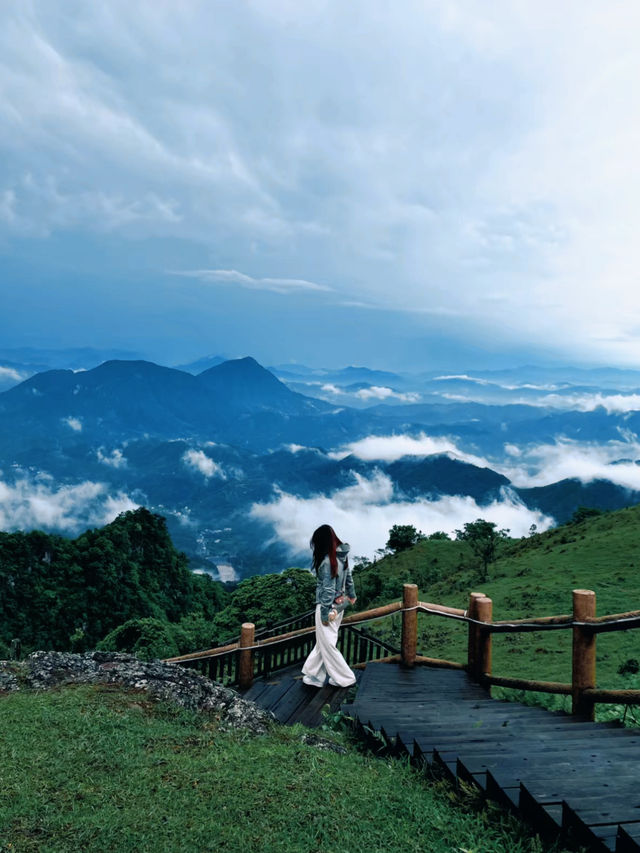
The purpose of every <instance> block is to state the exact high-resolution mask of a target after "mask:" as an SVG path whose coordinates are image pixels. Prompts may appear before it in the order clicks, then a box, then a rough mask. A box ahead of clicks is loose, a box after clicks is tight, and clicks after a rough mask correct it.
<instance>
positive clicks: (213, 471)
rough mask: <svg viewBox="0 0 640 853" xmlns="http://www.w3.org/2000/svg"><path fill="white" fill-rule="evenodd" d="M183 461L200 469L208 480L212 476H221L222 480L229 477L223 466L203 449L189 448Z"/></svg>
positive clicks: (191, 466)
mask: <svg viewBox="0 0 640 853" xmlns="http://www.w3.org/2000/svg"><path fill="white" fill-rule="evenodd" d="M182 461H183V462H184V464H185V465H186V466H187V467H188V468H192V469H193V470H194V471H199V472H200V474H202V475H203V477H205V479H207V480H208V479H209V478H210V477H219V478H220V479H221V480H226V479H227V475H226V474H225V472H224V470H223V469H222V467H221V466H220V465H218V463H217V462H214V461H213V459H211V458H210V457H209V456H207V454H206V453H205V452H204V451H203V450H187V452H186V453H185V454H184V456H183V457H182Z"/></svg>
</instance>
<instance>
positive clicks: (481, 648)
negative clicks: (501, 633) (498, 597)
mask: <svg viewBox="0 0 640 853" xmlns="http://www.w3.org/2000/svg"><path fill="white" fill-rule="evenodd" d="M476 613H477V616H476V618H477V619H478V620H479V621H480V622H491V621H492V617H493V602H492V601H491V599H490V598H487V596H486V595H483V596H482V597H481V598H478V599H476ZM485 674H486V675H491V632H490V631H489V630H487V629H486V628H478V656H477V659H476V678H477V679H478V681H479V680H480V679H481V678H482V676H483V675H485Z"/></svg>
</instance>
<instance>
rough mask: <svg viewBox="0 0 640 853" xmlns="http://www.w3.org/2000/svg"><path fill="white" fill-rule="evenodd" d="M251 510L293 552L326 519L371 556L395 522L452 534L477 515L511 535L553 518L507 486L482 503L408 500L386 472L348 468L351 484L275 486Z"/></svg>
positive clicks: (547, 524) (300, 550) (448, 499)
mask: <svg viewBox="0 0 640 853" xmlns="http://www.w3.org/2000/svg"><path fill="white" fill-rule="evenodd" d="M251 514H252V516H253V517H254V518H257V519H260V520H261V521H266V522H268V523H270V524H271V525H273V528H274V530H275V533H276V537H277V538H278V539H279V540H281V541H284V542H286V543H287V544H288V545H289V547H290V548H291V549H292V551H294V552H295V553H303V552H305V551H308V548H309V537H310V535H311V533H312V532H313V531H314V529H315V528H316V527H318V526H319V525H320V524H323V523H328V524H331V526H332V527H334V529H335V530H336V532H337V533H338V536H340V538H342V539H344V540H345V541H348V542H349V543H350V544H351V547H352V553H353V554H355V555H363V556H367V557H370V558H371V557H373V555H374V553H375V551H376V550H377V549H379V548H384V546H385V544H386V541H387V539H388V532H389V530H390V528H391V527H392V526H393V525H394V524H412V525H414V526H415V527H416V528H417V529H418V530H421V531H422V532H423V533H425V534H429V533H434V532H435V531H437V530H444V531H445V532H446V533H449V534H453V533H454V531H455V530H456V529H458V528H462V526H463V525H464V524H465V522H467V521H474V520H475V519H476V518H480V517H482V518H485V519H487V521H493V522H495V523H496V524H497V525H498V527H500V528H508V529H509V530H510V531H511V535H512V536H524V535H526V534H527V533H528V531H529V529H530V527H531V525H532V524H535V525H536V526H537V528H538V530H541V531H542V530H546V529H548V528H549V527H551V526H553V524H554V520H553V519H552V518H550V517H549V516H545V515H543V514H542V513H540V512H537V511H534V510H530V509H527V507H526V506H524V505H523V504H522V502H521V501H519V500H518V498H517V496H516V495H515V494H513V493H511V492H509V491H508V490H504V491H503V492H502V494H501V498H500V500H496V501H493V502H492V503H490V504H488V505H486V506H480V505H479V504H478V503H477V502H476V501H475V500H474V499H473V498H470V497H462V496H455V497H451V496H443V497H441V498H439V499H438V500H427V499H418V500H412V501H409V500H407V499H406V498H404V497H403V496H401V495H397V494H396V492H395V489H394V484H393V482H392V481H391V478H390V477H389V476H388V475H386V474H384V473H383V472H381V471H377V472H375V473H374V474H373V475H372V476H370V477H365V476H363V475H361V474H359V473H357V472H353V484H352V485H350V486H347V487H345V488H342V489H336V490H334V491H333V492H330V493H329V494H325V495H315V496H313V497H310V498H301V497H297V496H296V495H292V494H289V493H287V492H284V491H277V492H276V497H275V499H274V500H273V501H271V502H270V503H256V504H254V505H253V507H252V509H251Z"/></svg>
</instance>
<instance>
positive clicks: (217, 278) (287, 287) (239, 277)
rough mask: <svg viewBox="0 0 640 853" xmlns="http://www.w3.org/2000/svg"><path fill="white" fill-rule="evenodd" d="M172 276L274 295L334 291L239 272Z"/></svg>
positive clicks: (300, 281)
mask: <svg viewBox="0 0 640 853" xmlns="http://www.w3.org/2000/svg"><path fill="white" fill-rule="evenodd" d="M172 275H180V276H185V277H187V278H197V279H199V280H200V281H204V282H208V283H211V284H227V285H233V284H237V285H239V286H240V287H246V288H248V289H249V290H269V291H271V292H272V293H293V292H296V291H304V290H324V291H329V290H332V288H331V287H327V285H325V284H317V283H316V282H314V281H306V280H305V279H301V278H252V276H250V275H245V274H244V273H241V272H238V271H237V270H186V271H180V272H174V273H172Z"/></svg>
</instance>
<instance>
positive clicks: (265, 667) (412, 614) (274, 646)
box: [168, 584, 640, 719]
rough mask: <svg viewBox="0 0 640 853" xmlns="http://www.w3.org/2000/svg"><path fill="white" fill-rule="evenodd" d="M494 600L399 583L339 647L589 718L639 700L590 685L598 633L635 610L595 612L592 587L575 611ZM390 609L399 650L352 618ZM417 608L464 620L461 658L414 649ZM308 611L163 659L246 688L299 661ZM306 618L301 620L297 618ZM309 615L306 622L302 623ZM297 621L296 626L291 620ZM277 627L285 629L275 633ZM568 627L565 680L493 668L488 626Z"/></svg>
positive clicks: (343, 635)
mask: <svg viewBox="0 0 640 853" xmlns="http://www.w3.org/2000/svg"><path fill="white" fill-rule="evenodd" d="M492 608H493V604H492V601H491V599H490V598H488V596H486V595H484V594H483V593H481V592H472V593H471V594H470V596H469V605H468V607H467V609H466V610H461V609H459V608H455V607H446V606H444V605H441V604H431V603H429V602H424V601H419V599H418V587H417V586H416V585H415V584H404V588H403V599H402V601H394V602H392V603H391V604H386V605H384V606H383V607H376V608H374V609H372V610H366V611H363V612H362V613H354V614H353V615H351V616H347V617H346V618H344V619H343V621H342V628H341V630H340V632H339V635H338V636H339V640H338V644H339V648H340V650H341V651H342V653H343V655H344V656H345V658H346V660H347V662H348V663H349V664H350V665H351V666H355V667H361V666H364V665H365V664H366V663H367V662H368V661H373V660H377V661H380V662H382V661H385V662H398V663H401V664H402V665H404V666H409V667H411V666H415V665H420V664H428V665H430V666H441V667H449V668H454V669H465V670H467V672H468V673H469V675H470V676H471V677H472V678H474V679H475V680H476V681H478V682H480V683H481V684H483V685H484V686H485V687H487V689H490V688H491V686H492V685H495V686H500V687H508V688H515V689H518V690H530V691H535V692H542V693H556V694H560V695H563V694H564V695H568V696H571V697H572V703H571V708H572V713H573V714H576V715H580V716H583V717H587V718H589V719H593V718H594V706H595V704H596V703H614V704H626V705H640V690H601V689H597V688H596V636H597V634H600V633H605V632H611V631H625V630H629V629H632V628H638V627H640V610H634V611H630V612H627V613H616V614H613V615H611V616H600V617H596V596H595V593H594V592H592V591H591V590H584V589H575V590H573V612H572V614H570V615H561V616H543V617H540V618H534V619H515V620H503V621H495V622H494V621H493V619H492ZM393 613H401V614H402V642H401V649H400V651H398V650H397V649H394V648H393V647H392V646H390V645H389V644H387V643H385V642H384V641H382V640H380V639H378V638H376V637H373V636H371V635H369V634H366V633H365V632H364V631H362V630H361V629H356V628H355V626H356V625H359V624H363V623H365V622H370V621H372V620H374V619H381V618H383V617H385V616H389V615H391V614H393ZM418 613H426V614H428V615H430V616H439V617H444V618H447V619H454V620H457V621H459V622H462V623H464V624H466V625H467V628H468V641H467V660H466V663H459V662H455V661H449V660H442V659H438V658H430V657H425V656H423V655H419V654H418V652H417V645H418ZM312 619H313V611H310V612H309V613H306V614H303V615H302V616H298V617H294V618H293V619H290V620H287V621H286V622H282V623H278V625H277V626H272V627H271V628H270V629H265V630H263V631H261V632H259V634H258V635H256V632H255V628H254V625H253V624H252V623H245V624H243V625H242V630H241V633H240V637H239V638H238V640H236V641H234V642H233V643H229V644H228V645H226V646H222V647H219V648H215V649H208V650H206V651H203V652H194V653H193V654H190V655H182V656H181V657H176V658H169V659H168V662H173V663H179V664H181V665H182V666H188V667H193V668H196V669H198V670H200V671H201V672H202V673H203V674H205V675H208V676H209V677H210V678H213V679H215V680H216V681H221V682H222V683H224V684H228V685H237V686H239V687H240V688H241V689H246V688H247V687H249V686H250V684H251V683H252V680H253V678H254V677H255V676H256V675H258V676H265V675H268V674H269V673H271V672H275V671H277V670H279V669H283V668H284V667H288V666H292V665H294V664H297V663H301V662H302V661H303V660H304V659H305V658H306V657H307V655H308V654H309V652H310V651H311V648H312V647H313V644H314V636H313V633H314V630H315V629H314V626H313V624H311V621H312ZM303 623H305V624H303ZM307 623H308V624H307ZM294 625H295V627H293V626H294ZM283 627H287V628H290V629H291V630H289V631H286V632H284V633H281V634H274V633H273V632H274V631H275V630H281V629H282V628H283ZM559 630H571V631H572V632H573V648H572V676H571V683H570V684H569V683H566V684H565V683H560V682H555V681H533V680H530V679H524V678H511V677H505V676H498V675H493V673H492V648H491V638H492V635H493V634H498V633H499V634H506V633H510V634H515V633H524V632H531V631H559Z"/></svg>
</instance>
